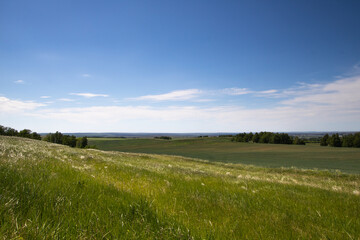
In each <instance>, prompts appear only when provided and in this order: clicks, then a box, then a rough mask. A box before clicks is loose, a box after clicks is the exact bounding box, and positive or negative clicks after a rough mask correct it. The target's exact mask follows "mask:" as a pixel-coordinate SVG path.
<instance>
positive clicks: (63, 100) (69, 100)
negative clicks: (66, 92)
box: [58, 98, 75, 102]
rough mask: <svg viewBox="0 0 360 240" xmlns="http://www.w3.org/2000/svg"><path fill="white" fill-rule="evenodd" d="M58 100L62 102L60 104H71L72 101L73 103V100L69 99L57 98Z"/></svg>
mask: <svg viewBox="0 0 360 240" xmlns="http://www.w3.org/2000/svg"><path fill="white" fill-rule="evenodd" d="M58 100H59V101H62V102H73V101H75V100H74V99H71V98H59V99H58Z"/></svg>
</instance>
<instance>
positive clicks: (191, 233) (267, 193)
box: [0, 137, 360, 239]
mask: <svg viewBox="0 0 360 240" xmlns="http://www.w3.org/2000/svg"><path fill="white" fill-rule="evenodd" d="M0 179H1V181H0V194H1V195H0V236H1V237H2V238H3V239H12V238H13V239H19V238H24V239H34V238H35V239H40V238H41V239H43V238H47V239H53V238H60V239H114V238H115V239H204V238H205V239H359V238H360V218H359V216H360V204H359V202H360V196H359V194H360V176H359V175H346V174H340V173H338V174H334V173H329V172H320V171H303V170H296V169H266V168H257V167H249V166H244V165H238V164H221V163H211V162H206V161H200V160H196V159H189V158H183V157H173V156H160V155H149V154H130V153H118V152H102V151H98V150H83V149H73V148H68V147H65V146H62V145H55V144H50V143H45V142H41V141H35V140H30V139H21V138H11V137H0Z"/></svg>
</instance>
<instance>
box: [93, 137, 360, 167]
mask: <svg viewBox="0 0 360 240" xmlns="http://www.w3.org/2000/svg"><path fill="white" fill-rule="evenodd" d="M89 144H91V145H96V146H97V147H98V148H99V149H101V150H111V151H122V152H137V153H155V154H169V155H179V156H184V157H193V158H200V159H204V160H209V161H212V162H224V163H242V164H251V165H256V166H261V167H297V168H306V169H314V168H317V169H323V170H325V169H328V170H331V171H335V170H340V171H342V172H346V173H356V174H359V173H360V149H359V148H344V147H343V148H334V147H322V146H319V144H307V145H305V146H304V145H284V144H256V143H241V142H231V141H230V138H217V137H211V138H188V139H186V138H185V139H174V140H171V141H167V140H160V139H150V138H148V139H130V138H126V139H124V138H90V139H89Z"/></svg>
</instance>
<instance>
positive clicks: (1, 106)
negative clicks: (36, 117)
mask: <svg viewBox="0 0 360 240" xmlns="http://www.w3.org/2000/svg"><path fill="white" fill-rule="evenodd" d="M44 106H46V104H44V103H37V102H33V101H21V100H12V99H9V98H6V97H0V113H12V112H19V111H27V110H33V109H36V108H39V107H44Z"/></svg>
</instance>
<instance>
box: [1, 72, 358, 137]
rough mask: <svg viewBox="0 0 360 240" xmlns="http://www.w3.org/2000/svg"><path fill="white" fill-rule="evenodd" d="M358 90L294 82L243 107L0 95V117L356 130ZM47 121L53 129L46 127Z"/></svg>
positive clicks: (103, 125) (97, 126)
mask: <svg viewBox="0 0 360 240" xmlns="http://www.w3.org/2000/svg"><path fill="white" fill-rule="evenodd" d="M359 90H360V76H359V77H353V78H345V79H340V80H336V81H333V82H330V83H326V84H299V86H297V87H295V88H291V89H285V90H277V91H276V90H275V89H274V90H266V93H263V94H265V95H266V94H284V96H286V100H283V99H282V100H281V101H278V103H277V105H275V106H273V107H270V106H267V107H261V106H257V108H255V109H249V108H247V107H246V106H245V105H244V106H239V105H237V106H236V105H232V106H225V105H223V106H216V105H212V106H211V105H210V104H207V106H206V107H204V106H201V107H199V106H181V107H179V106H162V107H154V106H115V105H113V106H89V107H71V108H49V107H42V106H44V105H43V104H39V103H35V102H24V101H18V100H11V99H8V98H5V97H1V98H0V119H6V116H7V114H6V113H7V112H9V111H13V110H14V109H15V110H16V111H17V112H18V113H19V118H18V119H23V117H26V118H27V119H32V120H31V121H30V122H32V123H33V124H38V126H39V127H38V128H37V129H36V130H38V129H42V131H54V130H60V131H127V132H131V131H132V132H135V131H136V132H139V131H140V132H202V131H203V132H209V131H213V132H217V131H230V132H240V131H264V130H267V131H309V130H316V131H329V130H340V131H345V130H355V131H358V130H360V129H359V119H360V94H358V93H359ZM179 92H180V93H179ZM200 94H203V92H202V91H200V90H197V89H190V90H182V91H174V92H170V93H168V94H162V95H148V96H143V97H142V99H147V100H155V101H163V100H178V99H192V98H195V97H197V96H198V95H200ZM195 100H198V99H195ZM39 107H42V108H39ZM85 123H86V124H85ZM50 125H52V126H53V128H51V129H49V128H50V127H48V129H46V126H50ZM59 126H62V128H60V127H59ZM14 127H15V126H14ZM29 127H31V126H29ZM34 129H35V128H34ZM38 131H39V130H38Z"/></svg>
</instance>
